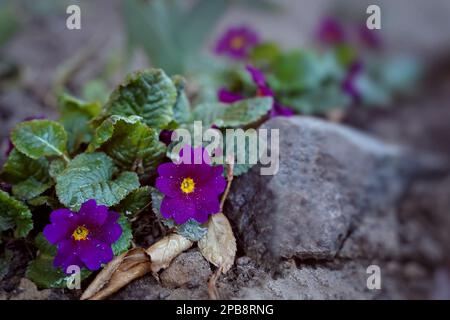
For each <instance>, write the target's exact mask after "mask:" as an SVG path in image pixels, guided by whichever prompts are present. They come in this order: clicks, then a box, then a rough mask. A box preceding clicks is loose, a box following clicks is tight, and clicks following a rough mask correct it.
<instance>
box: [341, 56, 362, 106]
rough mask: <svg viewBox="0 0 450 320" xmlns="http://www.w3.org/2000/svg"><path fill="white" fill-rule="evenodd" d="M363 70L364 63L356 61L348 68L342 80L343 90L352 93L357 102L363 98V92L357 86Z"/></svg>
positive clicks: (354, 100)
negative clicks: (357, 80)
mask: <svg viewBox="0 0 450 320" xmlns="http://www.w3.org/2000/svg"><path fill="white" fill-rule="evenodd" d="M362 71H363V64H362V62H361V61H358V60H357V61H354V62H353V63H352V64H351V65H350V67H349V68H348V71H347V75H346V76H345V79H344V81H343V82H342V90H344V92H345V93H347V94H348V95H350V96H351V97H352V99H353V102H354V103H356V102H358V101H359V100H360V99H361V93H360V92H359V91H358V88H356V78H357V77H358V75H360V74H361V72H362Z"/></svg>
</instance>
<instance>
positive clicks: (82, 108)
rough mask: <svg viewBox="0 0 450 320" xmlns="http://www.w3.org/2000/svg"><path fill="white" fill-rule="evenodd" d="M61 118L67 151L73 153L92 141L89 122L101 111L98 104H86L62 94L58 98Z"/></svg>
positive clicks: (91, 130)
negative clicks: (66, 137)
mask: <svg viewBox="0 0 450 320" xmlns="http://www.w3.org/2000/svg"><path fill="white" fill-rule="evenodd" d="M59 106H60V112H61V117H60V119H59V121H60V122H61V123H62V124H63V126H64V128H65V130H66V132H67V134H68V145H67V147H68V149H69V152H70V153H74V152H75V151H76V150H77V149H78V148H79V147H80V145H81V144H83V143H89V142H90V140H91V139H92V134H93V129H92V128H91V127H90V124H89V122H90V120H91V119H93V118H94V117H96V116H98V115H99V114H100V111H101V104H100V103H99V102H86V101H82V100H79V99H77V98H75V97H73V96H71V95H69V94H63V95H61V96H60V98H59Z"/></svg>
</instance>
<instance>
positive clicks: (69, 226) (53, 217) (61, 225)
mask: <svg viewBox="0 0 450 320" xmlns="http://www.w3.org/2000/svg"><path fill="white" fill-rule="evenodd" d="M50 221H51V224H49V225H47V226H46V227H45V228H44V232H43V234H44V237H45V238H46V239H47V240H48V242H50V243H51V244H57V243H58V242H60V241H62V240H64V239H69V238H70V237H71V235H72V232H73V230H75V229H76V227H77V225H78V217H77V215H75V214H74V213H73V212H72V211H70V210H68V209H59V210H55V211H53V212H52V213H51V214H50Z"/></svg>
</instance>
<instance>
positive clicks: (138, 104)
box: [103, 69, 177, 129]
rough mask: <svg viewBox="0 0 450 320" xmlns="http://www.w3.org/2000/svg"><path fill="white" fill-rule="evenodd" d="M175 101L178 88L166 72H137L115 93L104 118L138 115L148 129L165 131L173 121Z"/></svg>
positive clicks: (152, 70)
mask: <svg viewBox="0 0 450 320" xmlns="http://www.w3.org/2000/svg"><path fill="white" fill-rule="evenodd" d="M176 99H177V90H176V88H175V85H174V84H173V82H172V80H171V79H170V78H169V77H168V76H167V75H166V74H165V73H164V71H162V70H160V69H149V70H145V71H138V72H135V73H132V74H131V75H129V76H128V77H127V79H126V80H125V82H124V83H123V84H121V85H120V86H119V87H118V88H117V89H116V90H114V91H113V92H112V94H111V96H110V97H109V100H108V102H107V103H106V106H105V109H104V113H103V117H106V116H110V115H121V116H132V115H136V116H140V117H142V119H143V122H144V123H145V124H147V125H148V126H149V127H151V128H153V129H163V128H165V127H166V126H167V125H168V124H169V123H170V122H171V121H172V120H173V106H174V105H175V102H176Z"/></svg>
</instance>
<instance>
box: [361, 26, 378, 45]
mask: <svg viewBox="0 0 450 320" xmlns="http://www.w3.org/2000/svg"><path fill="white" fill-rule="evenodd" d="M358 36H359V40H360V41H361V43H362V44H363V45H365V46H366V47H368V48H371V49H379V48H380V47H381V39H380V36H379V35H378V34H377V31H376V30H370V29H369V28H367V26H366V25H365V24H364V25H362V26H361V27H360V28H359V32H358Z"/></svg>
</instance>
